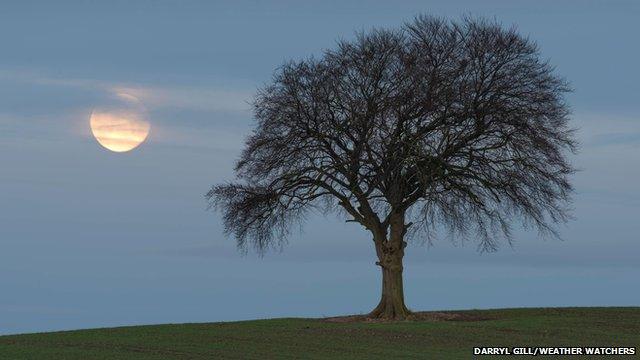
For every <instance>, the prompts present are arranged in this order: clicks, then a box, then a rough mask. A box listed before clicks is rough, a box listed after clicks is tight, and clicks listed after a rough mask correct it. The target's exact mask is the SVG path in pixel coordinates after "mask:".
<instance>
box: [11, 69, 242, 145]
mask: <svg viewBox="0 0 640 360" xmlns="http://www.w3.org/2000/svg"><path fill="white" fill-rule="evenodd" d="M2 79H4V80H8V81H7V82H5V84H7V83H13V84H26V85H27V86H22V88H24V90H22V91H26V92H33V91H34V89H46V90H43V91H39V92H37V93H36V94H32V93H30V94H26V93H25V94H23V95H24V96H20V95H16V96H15V99H5V102H7V101H8V102H9V103H8V106H5V107H4V108H5V109H9V108H12V107H13V106H11V105H12V104H11V102H13V103H17V102H25V101H26V102H28V104H23V105H21V106H20V107H18V108H16V109H14V110H13V111H8V112H3V113H1V114H0V115H1V116H0V128H1V129H3V132H4V133H5V135H6V134H12V133H13V134H18V135H19V134H23V135H25V136H33V135H34V133H33V132H34V131H39V133H41V134H42V129H44V128H49V127H50V128H51V129H52V130H53V131H54V132H59V131H60V130H63V132H64V131H67V133H68V132H71V133H72V134H76V135H80V136H84V137H88V136H90V132H89V131H87V129H85V128H86V125H85V119H88V116H89V114H90V113H91V109H92V108H94V107H95V106H100V105H103V104H101V102H109V101H112V100H113V99H114V98H117V97H122V96H123V94H127V95H131V96H134V97H136V98H137V99H139V100H140V101H141V102H142V103H143V104H144V106H145V107H146V108H147V110H149V113H150V114H151V118H150V121H151V124H152V132H151V137H150V140H151V141H153V142H157V143H160V144H167V145H179V146H191V147H215V148H225V149H236V148H239V147H240V146H241V145H242V139H243V138H244V133H245V132H246V131H247V125H248V124H249V120H250V118H251V112H250V105H249V102H250V101H251V99H252V97H253V89H252V88H251V87H250V86H246V85H245V86H227V87H222V86H217V87H216V86H211V87H205V86H201V85H199V86H187V85H182V84H180V85H170V86H169V85H154V84H151V85H149V84H129V83H125V82H115V81H114V82H111V81H103V80H95V79H82V78H63V77H56V76H51V75H48V74H42V73H38V72H34V71H28V70H24V69H19V70H14V71H6V70H5V71H3V70H0V80H2ZM32 85H33V86H32ZM0 86H2V85H0ZM4 86H8V85H4ZM18 91H21V90H18ZM65 94H66V96H65ZM86 94H91V96H86ZM80 95H82V96H80ZM51 96H53V97H54V98H57V97H63V98H64V99H66V101H63V102H60V101H57V102H52V101H50V98H51ZM23 99H24V100H23ZM18 100H19V101H18ZM0 101H2V100H0ZM1 103H2V102H0V104H1ZM36 108H38V109H40V110H39V111H38V112H37V114H35V115H28V114H26V113H25V112H28V111H31V110H29V109H36ZM83 114H84V115H83ZM35 124H38V125H37V126H36V125H35ZM44 125H47V126H44ZM30 129H31V130H30ZM65 129H66V130H65ZM18 130H19V131H18ZM54 132H48V133H49V134H53V133H54ZM5 137H6V136H5Z"/></svg>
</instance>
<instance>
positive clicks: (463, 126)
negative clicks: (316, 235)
mask: <svg viewBox="0 0 640 360" xmlns="http://www.w3.org/2000/svg"><path fill="white" fill-rule="evenodd" d="M568 91H569V88H568V85H567V83H566V82H565V81H564V80H563V79H561V78H559V77H557V76H556V75H554V71H553V68H552V67H551V66H550V65H549V64H548V63H547V62H546V61H543V60H541V59H540V54H539V51H538V48H537V46H536V45H535V44H534V43H532V42H531V41H530V40H528V39H527V38H525V37H522V36H521V35H519V34H518V33H517V32H516V31H515V30H514V29H504V28H503V27H501V26H500V25H499V24H498V23H495V22H491V21H486V20H482V19H473V18H464V19H462V20H461V21H458V22H452V21H447V20H444V19H438V18H433V17H426V16H420V17H417V18H416V19H415V20H414V21H413V22H411V23H408V24H406V25H405V26H404V27H403V28H402V29H398V30H376V31H372V32H369V33H362V34H358V36H357V37H356V39H355V40H353V41H341V42H339V43H338V46H337V48H336V49H335V50H330V51H326V52H325V53H324V54H323V56H322V57H321V58H319V59H316V58H308V59H306V60H302V61H297V62H289V63H286V64H285V65H283V66H282V67H281V68H279V69H278V70H277V72H276V74H275V75H274V78H273V81H272V82H271V83H270V85H268V86H266V87H264V88H262V89H261V90H260V91H259V93H258V95H257V97H256V99H255V103H254V111H255V118H256V119H257V126H256V129H255V130H254V132H253V134H252V135H251V136H250V137H249V138H248V140H247V142H246V147H245V149H244V151H243V153H242V156H241V158H240V160H239V161H238V162H237V165H236V168H235V170H236V174H237V177H238V179H239V181H240V182H238V183H228V184H223V185H218V186H215V187H213V188H212V189H211V191H210V192H209V193H208V194H207V197H208V199H209V200H210V201H211V204H212V206H216V207H218V209H220V210H222V212H223V214H224V225H225V228H226V231H227V233H230V234H233V235H234V236H235V238H236V239H237V241H238V246H239V247H240V248H242V249H246V248H247V246H249V245H253V246H254V247H255V248H256V249H257V250H259V251H264V250H266V249H268V248H270V247H272V246H276V247H278V246H281V245H282V244H283V241H284V239H285V238H286V236H287V234H288V231H289V228H290V226H291V225H292V223H294V222H296V221H298V220H301V219H303V218H304V216H305V214H307V213H308V212H309V211H313V210H323V211H331V210H338V211H339V213H340V214H344V215H345V216H347V217H348V220H347V221H353V222H356V223H359V224H361V225H362V226H363V227H364V228H366V229H367V230H368V231H369V232H371V235H372V238H373V244H374V246H375V250H376V253H377V256H378V261H377V262H376V264H377V265H379V266H380V267H381V269H382V296H381V299H380V303H379V304H378V306H377V307H376V308H375V309H374V310H373V311H372V312H371V313H370V314H369V315H370V316H371V317H383V318H393V319H402V318H406V317H407V316H409V315H410V311H409V310H408V309H407V307H406V306H405V302H404V294H403V281H402V271H403V256H404V252H405V247H406V246H407V239H409V238H416V237H418V238H422V239H431V238H432V237H433V234H434V233H435V231H436V229H440V230H442V229H444V230H445V232H446V233H448V234H450V235H453V236H455V237H466V236H474V237H476V238H477V239H478V242H479V247H480V249H481V250H484V251H487V250H495V249H496V248H497V245H498V243H499V240H500V239H507V240H508V241H509V242H510V241H511V235H510V229H511V224H512V223H513V221H515V220H519V221H520V222H521V223H523V224H525V225H529V226H532V227H534V228H537V229H538V230H540V231H542V232H545V233H550V234H555V230H554V229H555V224H557V223H561V222H565V221H566V220H567V216H568V209H567V205H568V204H569V202H570V193H571V190H572V187H571V184H570V183H569V181H568V178H569V175H570V174H571V173H573V171H574V169H573V168H572V166H571V164H570V163H569V162H568V161H567V159H566V154H567V153H570V152H574V151H575V149H576V143H575V141H574V139H573V130H572V129H571V128H569V126H568V115H569V110H568V106H567V104H566V102H565V100H564V95H565V93H566V92H568ZM337 251H339V250H337Z"/></svg>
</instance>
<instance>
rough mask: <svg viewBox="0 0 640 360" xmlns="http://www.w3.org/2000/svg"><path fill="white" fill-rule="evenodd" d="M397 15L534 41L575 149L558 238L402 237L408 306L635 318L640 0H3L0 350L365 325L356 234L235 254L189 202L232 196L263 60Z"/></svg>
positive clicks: (333, 228)
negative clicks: (125, 329)
mask: <svg viewBox="0 0 640 360" xmlns="http://www.w3.org/2000/svg"><path fill="white" fill-rule="evenodd" d="M418 14H429V15H437V16H445V17H448V18H451V19H456V18H460V16H462V15H474V16H485V17H489V18H495V19H496V20H498V21H499V22H501V23H503V24H504V25H505V26H511V25H515V26H516V27H517V28H518V29H519V31H520V32H521V33H522V34H524V35H526V36H529V37H530V38H531V39H533V40H535V41H536V42H537V43H538V45H539V46H540V49H541V53H542V56H543V57H544V58H546V59H549V61H550V62H551V63H552V64H553V65H554V66H555V67H556V72H557V73H558V74H559V75H561V76H563V77H565V78H566V79H567V80H569V81H570V83H571V84H572V86H573V88H574V90H575V91H574V92H573V93H572V94H570V95H569V96H568V101H569V103H570V104H571V107H572V111H573V115H572V125H573V126H574V127H576V128H579V132H578V135H577V136H578V139H579V141H580V143H581V150H580V152H579V153H578V154H577V155H575V156H574V155H572V156H571V160H572V162H573V163H574V164H575V165H576V166H577V167H578V168H579V169H580V172H578V173H577V174H576V175H575V176H574V177H573V183H574V184H575V186H576V193H575V196H574V199H575V200H574V203H573V207H574V211H573V216H574V220H572V221H571V222H569V223H568V224H567V225H563V226H561V227H560V233H561V236H562V240H557V239H544V238H540V237H539V236H538V234H537V233H536V232H531V231H526V230H518V231H516V233H515V243H514V245H513V246H512V247H510V246H509V245H506V244H505V245H504V246H502V247H501V249H500V251H498V252H496V253H478V251H477V248H476V246H475V244H474V243H473V239H470V240H469V241H468V242H467V243H465V242H460V241H456V242H454V243H452V242H450V241H447V240H446V239H443V240H438V241H435V242H434V243H433V244H432V245H431V246H423V245H421V244H419V243H412V244H410V245H409V248H408V250H407V256H406V264H405V273H404V274H405V275H404V276H405V295H406V301H407V304H408V306H409V307H410V308H411V309H414V310H446V309H472V308H473V309H479V308H499V307H532V306H638V305H640V287H638V286H637V285H636V284H637V278H638V276H640V261H638V260H639V254H640V242H639V241H638V240H639V239H638V233H639V232H640V231H639V230H640V222H639V220H640V218H639V213H640V212H639V211H638V210H639V208H640V192H638V188H637V186H638V185H637V184H638V183H640V101H638V99H640V87H638V79H640V67H639V66H638V58H639V57H640V47H639V46H638V36H639V35H640V23H638V21H637V19H638V18H640V2H636V1H615V0H613V1H545V0H543V1H535V2H534V1H482V2H478V1H452V0H447V1H426V0H420V1H394V2H391V1H371V2H357V1H348V0H343V1H322V2H298V1H271V2H258V1H252V2H239V1H238V2H236V1H234V2H231V1H229V2H216V1H206V2H205V1H203V2H198V1H138V2H130V1H108V2H107V1H104V2H100V1H57V2H48V1H42V2H32V1H3V2H2V3H0V47H1V51H0V334H12V333H24V332H38V331H49V330H63V329H77V328H89V327H109V326H120V325H136V324H155V323H184V322H210V321H230V320H243V319H254V318H273V317H285V316H286V317H290V316H301V317H320V316H330V315H340V314H354V313H366V312H368V311H370V310H371V309H372V308H373V307H374V306H375V305H376V304H377V301H378V299H379V292H380V274H379V268H378V267H377V266H375V253H374V249H373V246H372V243H371V239H370V237H369V235H368V234H367V233H366V232H364V231H362V229H361V227H359V226H356V225H354V224H351V223H349V224H347V223H345V222H344V220H343V219H340V218H337V217H335V216H331V215H328V216H323V215H317V216H313V217H311V218H310V219H308V221H307V222H306V224H305V226H304V228H303V230H302V231H301V232H293V234H292V236H291V237H290V239H289V244H288V245H287V246H286V247H285V248H284V250H283V251H282V252H271V253H268V254H267V255H266V256H264V257H262V258H261V257H259V256H257V255H256V254H254V253H249V254H247V255H243V254H242V253H241V252H239V251H237V249H236V247H235V242H234V239H232V238H226V237H225V236H224V235H223V231H222V225H221V221H220V214H218V213H215V212H211V211H207V203H206V201H205V198H204V194H205V193H206V192H207V191H208V190H209V188H210V187H211V185H214V184H216V183H220V182H223V181H229V180H233V178H234V174H233V164H234V161H235V159H236V158H237V157H238V155H239V153H240V151H241V149H242V146H243V140H244V138H245V136H246V135H247V134H248V133H249V132H250V131H251V128H252V125H253V119H252V114H251V111H250V107H249V105H248V104H249V102H250V101H251V99H252V97H253V95H254V94H255V92H256V89H257V88H259V87H260V86H262V85H264V84H265V83H267V82H268V81H269V80H270V78H271V76H272V74H273V72H274V70H275V69H276V68H277V67H278V66H279V65H280V64H282V63H283V62H284V61H287V60H290V59H297V58H302V57H307V56H309V55H320V54H321V53H322V51H323V49H328V48H332V47H333V46H335V43H336V40H338V39H349V38H352V37H353V35H354V32H355V31H362V30H364V31H366V30H370V29H373V28H376V27H397V26H400V25H402V23H403V22H405V21H409V20H411V19H412V18H413V17H414V16H416V15H418ZM119 92H126V93H128V94H132V95H134V96H136V97H137V98H138V99H139V100H140V101H141V102H142V103H143V104H144V106H145V108H146V109H147V112H148V119H149V122H150V124H151V131H150V134H149V137H148V139H147V141H146V142H145V143H143V144H142V145H141V146H140V147H138V148H136V149H134V150H133V151H131V152H126V153H115V152H110V151H108V150H106V149H104V148H103V147H101V146H100V145H99V144H98V143H97V142H96V140H95V139H94V138H93V137H92V136H91V132H90V129H89V117H90V114H91V112H92V110H93V109H95V108H96V107H99V106H101V105H103V104H105V103H106V102H108V101H110V100H109V99H112V98H113V96H114V94H116V93H119ZM458 240H459V239H458Z"/></svg>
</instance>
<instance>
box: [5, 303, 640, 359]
mask: <svg viewBox="0 0 640 360" xmlns="http://www.w3.org/2000/svg"><path fill="white" fill-rule="evenodd" d="M424 317H425V318H432V319H431V320H421V321H406V322H392V323H379V322H361V321H328V320H326V319H297V318H296V319H272V320H256V321H242V322H228V323H210V324H178V325H155V326H135V327H120V328H110V329H93V330H79V331H65V332H55V333H41V334H27V335H11V336H2V337H0V359H3V360H5V359H6V360H9V359H20V360H24V359H38V360H41V359H65V360H66V359H473V358H474V356H473V352H472V348H473V347H474V346H635V347H638V346H640V308H638V307H634V308H545V309H500V310H469V311H452V312H440V313H425V316H424ZM637 357H638V356H637V355H636V356H635V357H633V356H625V357H624V358H637ZM478 358H481V359H489V358H491V357H490V356H480V357H478ZM499 358H500V359H505V358H507V357H504V356H501V357H499ZM518 358H519V359H524V358H526V357H523V356H520V357H518ZM538 358H541V357H538ZM542 358H544V357H542ZM577 358H579V359H585V358H587V357H577ZM600 358H601V359H602V358H609V359H610V358H614V357H610V356H604V357H600Z"/></svg>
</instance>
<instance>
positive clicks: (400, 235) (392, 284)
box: [369, 212, 411, 320]
mask: <svg viewBox="0 0 640 360" xmlns="http://www.w3.org/2000/svg"><path fill="white" fill-rule="evenodd" d="M390 225H391V231H390V233H389V237H388V239H387V237H386V236H384V234H383V233H380V232H378V233H375V234H374V242H375V244H376V253H377V254H378V259H379V261H378V262H376V264H377V265H379V266H380V268H381V269H382V296H381V297H380V302H379V303H378V306H376V308H375V309H373V311H371V313H369V317H372V318H383V319H393V320H403V319H406V318H407V317H408V316H409V315H411V311H409V309H407V306H406V305H405V304H404V290H403V283H402V270H403V266H402V259H403V257H404V248H405V247H406V246H407V243H406V242H405V241H404V235H405V233H406V231H407V225H405V223H404V212H397V213H394V214H393V216H391V221H390Z"/></svg>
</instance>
